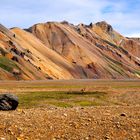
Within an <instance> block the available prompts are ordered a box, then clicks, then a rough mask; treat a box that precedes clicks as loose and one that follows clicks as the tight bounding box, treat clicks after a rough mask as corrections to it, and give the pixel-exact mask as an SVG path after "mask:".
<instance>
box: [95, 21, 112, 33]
mask: <svg viewBox="0 0 140 140" xmlns="http://www.w3.org/2000/svg"><path fill="white" fill-rule="evenodd" d="M95 25H96V26H99V27H100V28H101V29H102V30H104V31H105V32H108V33H110V32H112V31H113V28H112V26H111V25H110V24H108V23H107V22H106V21H101V22H97V23H96V24H95Z"/></svg>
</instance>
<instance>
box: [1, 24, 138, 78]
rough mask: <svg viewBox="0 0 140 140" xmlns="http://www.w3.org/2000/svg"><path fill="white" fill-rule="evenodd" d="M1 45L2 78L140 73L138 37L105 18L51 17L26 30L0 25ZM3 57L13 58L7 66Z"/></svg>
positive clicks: (86, 76)
mask: <svg viewBox="0 0 140 140" xmlns="http://www.w3.org/2000/svg"><path fill="white" fill-rule="evenodd" d="M0 51H1V57H0V71H2V72H3V73H5V75H6V76H1V75H0V79H2V80H5V79H15V80H41V79H42V80H43V79H129V78H131V79H139V78H140V57H139V56H140V42H139V39H133V38H126V37H124V36H122V35H121V34H119V33H118V32H117V31H115V30H114V29H113V27H112V26H111V25H110V24H108V23H107V22H105V21H102V22H98V23H95V24H94V23H90V24H89V25H84V24H79V25H73V24H70V23H68V22H66V21H63V22H47V23H39V24H35V25H33V26H32V27H30V28H28V29H24V30H23V29H20V28H17V27H15V28H11V29H7V28H5V27H4V26H3V25H1V26H0ZM2 52H3V53H2ZM1 59H2V60H1ZM3 59H4V61H6V62H7V61H8V62H7V63H9V62H10V63H13V65H12V66H11V67H10V68H9V71H8V70H7V69H6V67H7V65H8V64H5V63H3Z"/></svg>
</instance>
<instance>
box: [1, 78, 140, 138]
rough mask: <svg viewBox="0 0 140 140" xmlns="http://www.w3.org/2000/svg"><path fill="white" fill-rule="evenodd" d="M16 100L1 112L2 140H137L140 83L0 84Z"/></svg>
mask: <svg viewBox="0 0 140 140" xmlns="http://www.w3.org/2000/svg"><path fill="white" fill-rule="evenodd" d="M0 92H1V93H4V92H10V93H14V94H16V95H17V96H18V97H19V107H18V109H17V110H16V111H7V112H3V111H0V118H1V119H0V140H25V139H27V140H107V139H109V140H138V139H140V81H138V80H137V81H135V80H125V81H124V80H120V81H114V80H111V81H109V80H97V81H93V80H74V81H63V80H62V81H30V82H24V81H20V82H15V81H11V82H10V81H5V82H0Z"/></svg>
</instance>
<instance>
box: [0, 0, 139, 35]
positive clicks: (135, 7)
mask: <svg viewBox="0 0 140 140" xmlns="http://www.w3.org/2000/svg"><path fill="white" fill-rule="evenodd" d="M63 20H67V21H69V22H71V23H74V24H78V23H85V24H89V23H91V22H93V23H95V22H98V21H102V20H105V21H107V22H108V23H110V24H111V25H112V26H113V27H114V28H115V29H116V30H117V31H119V32H120V33H122V34H123V35H125V36H139V37H140V0H0V23H2V24H4V25H5V26H6V27H15V26H16V27H21V28H28V27H30V26H32V25H33V24H36V23H41V22H47V21H63Z"/></svg>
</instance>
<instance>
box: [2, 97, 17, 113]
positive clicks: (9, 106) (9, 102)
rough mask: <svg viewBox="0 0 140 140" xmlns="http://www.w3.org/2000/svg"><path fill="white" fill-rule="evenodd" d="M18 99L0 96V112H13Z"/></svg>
mask: <svg viewBox="0 0 140 140" xmlns="http://www.w3.org/2000/svg"><path fill="white" fill-rule="evenodd" d="M18 103H19V102H18V98H17V96H15V95H13V94H1V95H0V110H3V111H7V110H15V109H16V108H17V106H18Z"/></svg>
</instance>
